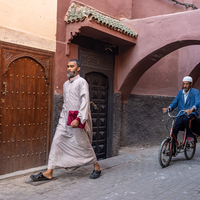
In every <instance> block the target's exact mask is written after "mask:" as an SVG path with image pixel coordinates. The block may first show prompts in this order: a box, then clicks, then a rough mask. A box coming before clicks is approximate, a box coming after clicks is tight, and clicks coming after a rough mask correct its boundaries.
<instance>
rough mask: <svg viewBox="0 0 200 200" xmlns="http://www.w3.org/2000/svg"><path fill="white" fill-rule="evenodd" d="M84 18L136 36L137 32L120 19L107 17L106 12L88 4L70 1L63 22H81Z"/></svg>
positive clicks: (132, 36) (130, 35)
mask: <svg viewBox="0 0 200 200" xmlns="http://www.w3.org/2000/svg"><path fill="white" fill-rule="evenodd" d="M85 19H88V20H89V21H90V22H93V23H97V24H99V25H101V26H105V27H107V28H109V29H111V30H114V31H117V32H119V33H122V34H124V35H126V36H128V37H131V38H137V36H138V34H137V33H135V32H133V31H132V30H131V29H130V28H128V27H127V26H125V25H123V24H122V23H121V21H120V20H117V19H115V18H113V17H109V16H107V15H106V14H103V13H101V12H100V11H97V10H95V9H94V8H91V7H89V6H86V5H82V4H80V3H72V4H71V5H70V7H69V9H68V11H67V14H66V16H65V22H66V23H67V24H70V23H75V22H83V21H84V20H85Z"/></svg>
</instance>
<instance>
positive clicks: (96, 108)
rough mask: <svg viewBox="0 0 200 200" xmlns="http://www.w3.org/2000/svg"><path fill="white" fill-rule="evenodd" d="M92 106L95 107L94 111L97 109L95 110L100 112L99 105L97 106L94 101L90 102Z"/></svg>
mask: <svg viewBox="0 0 200 200" xmlns="http://www.w3.org/2000/svg"><path fill="white" fill-rule="evenodd" d="M90 104H92V105H93V106H94V109H95V110H98V107H97V105H96V104H95V103H94V102H93V101H90Z"/></svg>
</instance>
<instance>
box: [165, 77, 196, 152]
mask: <svg viewBox="0 0 200 200" xmlns="http://www.w3.org/2000/svg"><path fill="white" fill-rule="evenodd" d="M192 82H193V80H192V77H190V76H185V77H184V78H183V89H182V90H180V91H179V92H178V94H177V96H176V98H175V99H174V100H173V102H172V103H171V104H170V106H169V107H168V108H163V113H165V112H166V111H168V110H169V111H172V110H173V109H174V108H176V107H177V106H178V112H179V111H180V110H186V112H187V114H185V113H183V112H182V113H181V114H180V115H179V117H178V118H177V119H176V121H175V124H174V127H173V130H172V135H173V138H176V139H177V135H178V132H179V130H180V129H181V128H182V127H183V126H184V127H185V128H186V131H187V140H188V142H190V143H192V142H193V141H194V135H193V133H192V128H191V124H192V121H193V120H194V119H195V117H198V116H199V113H198V109H199V106H200V96H199V91H198V90H197V89H194V88H192ZM178 112H177V113H178ZM173 143H174V145H175V141H174V140H173ZM174 151H176V148H174ZM175 153H176V152H174V154H173V155H175Z"/></svg>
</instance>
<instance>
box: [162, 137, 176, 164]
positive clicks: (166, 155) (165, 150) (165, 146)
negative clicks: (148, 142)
mask: <svg viewBox="0 0 200 200" xmlns="http://www.w3.org/2000/svg"><path fill="white" fill-rule="evenodd" d="M171 144H172V142H171V139H170V138H167V139H165V140H163V142H162V143H161V145H160V149H159V153H158V160H159V164H160V166H161V167H163V168H165V167H167V166H168V165H169V163H170V162H171V159H172V150H173V148H171V149H170V146H171Z"/></svg>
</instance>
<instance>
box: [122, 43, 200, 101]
mask: <svg viewBox="0 0 200 200" xmlns="http://www.w3.org/2000/svg"><path fill="white" fill-rule="evenodd" d="M190 45H200V40H181V41H176V42H173V43H170V44H168V45H166V46H163V47H161V48H160V49H157V50H156V51H154V52H152V53H150V54H148V55H147V56H146V57H144V58H143V59H142V60H140V61H139V62H138V63H137V64H136V65H135V66H134V67H133V68H132V69H131V71H130V72H129V74H128V75H127V76H126V78H125V80H124V82H123V84H122V86H121V88H120V92H121V94H122V101H126V100H127V99H128V97H129V95H130V93H131V91H132V90H133V88H134V87H135V85H136V84H137V82H138V81H139V79H140V78H141V76H142V75H143V74H144V73H145V72H146V71H147V70H148V69H149V68H150V67H152V66H153V65H154V64H155V63H156V62H158V61H159V60H160V59H161V58H163V57H165V56H166V55H168V54H169V53H171V52H173V51H175V50H177V49H180V48H183V47H186V46H190ZM198 66H199V65H198ZM195 68H198V69H199V68H200V66H199V67H197V66H196V67H195ZM198 69H196V70H195V69H194V70H195V71H194V72H191V73H193V75H194V77H195V80H196V76H197V77H199V75H200V72H197V71H198ZM196 72H197V74H199V75H196V74H195V73H196Z"/></svg>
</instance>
